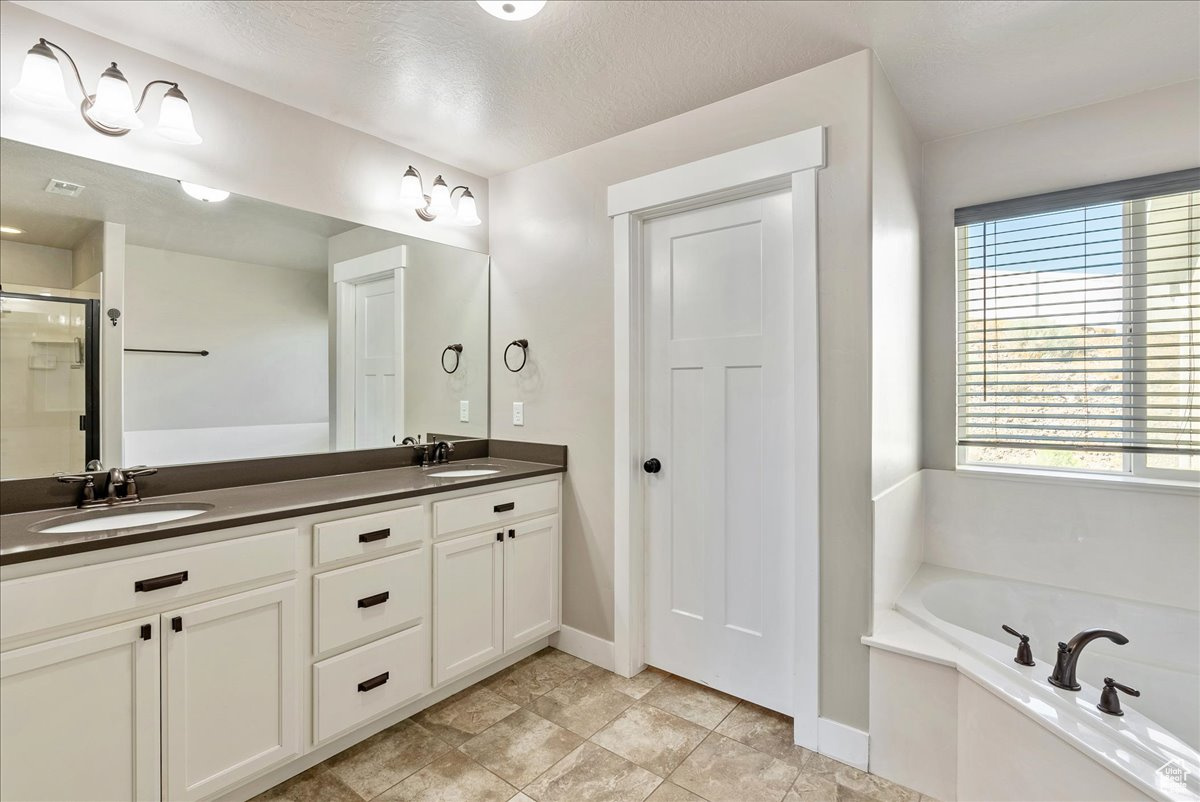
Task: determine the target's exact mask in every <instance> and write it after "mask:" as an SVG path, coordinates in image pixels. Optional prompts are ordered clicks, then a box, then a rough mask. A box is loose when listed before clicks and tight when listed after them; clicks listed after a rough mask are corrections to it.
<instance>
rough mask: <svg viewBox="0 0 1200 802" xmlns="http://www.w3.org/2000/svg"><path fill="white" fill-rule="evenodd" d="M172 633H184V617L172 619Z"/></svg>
mask: <svg viewBox="0 0 1200 802" xmlns="http://www.w3.org/2000/svg"><path fill="white" fill-rule="evenodd" d="M171 631H172V632H183V617H182V616H178V615H177V616H175V617H174V618H172V619H171Z"/></svg>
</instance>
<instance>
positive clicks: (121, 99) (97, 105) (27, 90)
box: [12, 39, 203, 145]
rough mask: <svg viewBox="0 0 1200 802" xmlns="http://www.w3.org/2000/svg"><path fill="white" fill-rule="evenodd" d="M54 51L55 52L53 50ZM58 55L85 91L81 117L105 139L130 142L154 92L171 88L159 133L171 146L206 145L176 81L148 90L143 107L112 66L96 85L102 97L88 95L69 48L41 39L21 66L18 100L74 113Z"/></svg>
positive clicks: (15, 89) (162, 109)
mask: <svg viewBox="0 0 1200 802" xmlns="http://www.w3.org/2000/svg"><path fill="white" fill-rule="evenodd" d="M51 48H53V50H51ZM54 50H57V51H58V52H59V53H62V54H63V55H64V56H66V57H67V61H68V62H69V63H70V65H71V71H72V72H73V73H74V75H75V81H76V83H78V84H79V91H80V92H81V93H82V94H83V102H82V103H80V104H79V113H80V114H82V115H83V120H84V122H86V123H87V124H88V125H89V126H91V128H92V130H94V131H98V132H99V133H101V134H104V135H105V136H125V134H128V133H129V132H130V131H133V130H136V129H138V128H141V127H142V121H141V119H140V118H139V117H138V112H140V111H141V110H142V106H143V105H144V104H145V102H146V95H147V94H149V92H150V87H152V86H155V85H158V84H162V85H163V86H167V87H170V88H169V89H167V91H166V93H165V94H164V95H163V100H162V105H161V106H160V107H159V113H158V114H159V116H158V127H157V128H156V129H155V130H156V132H157V133H158V135H159V136H161V137H162V138H164V139H167V140H170V141H171V142H177V143H179V144H182V145H199V144H200V143H201V142H202V141H203V140H202V139H201V138H200V135H199V134H197V133H196V125H195V123H194V122H193V121H192V108H191V106H190V105H189V104H188V99H187V98H186V97H184V94H183V92H181V91H179V84H177V83H175V82H174V81H163V80H154V81H151V82H150V83H148V84H146V87H145V88H144V89H143V90H142V96H141V98H140V99H139V100H138V102H137V105H134V102H133V90H132V89H130V87H129V81H127V80H125V75H124V74H123V73H122V72H121V70H120V69H118V67H117V62H115V61H114V62H112V63H111V64H110V65H109V67H108V69H106V70H105V71H104V72H103V73H101V75H100V80H99V81H98V82H97V83H96V93H95V94H91V95H90V94H88V91H87V87H85V86H84V85H83V77H82V76H81V75H80V72H79V67H78V66H76V64H75V59H73V58H71V54H70V53H68V52H67V51H66V50H64V49H63V48H61V47H59V46H58V45H56V44H54V43H53V42H48V41H46V40H45V39H39V40H38V42H37V44H35V45H34V46H33V47H31V48H29V52H28V53H26V54H25V62H24V64H22V65H21V80H20V82H19V83H18V84H17V85H16V86H14V87H13V88H12V94H13V96H15V97H18V98H20V99H21V100H24V101H26V102H28V103H33V104H34V105H37V106H43V107H45V108H52V109H68V108H70V107H71V101H70V99H69V98H68V97H67V87H66V85H65V83H64V82H63V71H62V65H61V64H60V63H59V61H58V57H57V56H56V55H54Z"/></svg>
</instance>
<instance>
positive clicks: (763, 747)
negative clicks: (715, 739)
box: [716, 702, 811, 768]
mask: <svg viewBox="0 0 1200 802" xmlns="http://www.w3.org/2000/svg"><path fill="white" fill-rule="evenodd" d="M716 731H717V732H719V733H721V734H722V735H724V736H725V737H727V738H732V739H733V740H735V741H738V742H739V743H743V744H745V745H746V746H752V747H754V748H755V749H757V750H758V751H760V752H766V753H767V754H768V755H771V756H772V757H777V758H779V759H780V760H782V761H783V762H784V763H787V764H789V765H792V766H795V767H796V768H800V767H801V766H803V765H804V761H805V760H806V759H807V758H808V756H809V755H810V754H811V753H810V752H809V751H808V750H807V749H805V748H804V747H802V746H796V744H795V730H794V727H793V725H792V717H791V716H785V715H783V714H782V713H776V712H775V711H774V710H767V709H766V708H765V707H759V706H758V705H755V704H751V703H750V702H740V703H739V704H738V706H737V707H735V708H734V709H733V712H732V713H730V714H729V715H728V716H726V717H725V720H724V721H722V722H721V723H720V725H718V726H717V729H716Z"/></svg>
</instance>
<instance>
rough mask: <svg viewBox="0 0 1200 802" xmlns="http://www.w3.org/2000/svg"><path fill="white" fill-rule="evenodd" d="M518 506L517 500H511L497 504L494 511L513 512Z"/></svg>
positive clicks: (493, 508)
mask: <svg viewBox="0 0 1200 802" xmlns="http://www.w3.org/2000/svg"><path fill="white" fill-rule="evenodd" d="M516 508H517V502H515V501H510V502H508V503H507V504H497V505H496V506H495V507H492V512H512V511H513V510H515V509H516Z"/></svg>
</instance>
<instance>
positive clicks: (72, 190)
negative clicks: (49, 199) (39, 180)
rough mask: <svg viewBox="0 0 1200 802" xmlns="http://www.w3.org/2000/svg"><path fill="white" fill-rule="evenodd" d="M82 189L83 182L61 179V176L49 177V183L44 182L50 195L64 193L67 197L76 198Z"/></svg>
mask: <svg viewBox="0 0 1200 802" xmlns="http://www.w3.org/2000/svg"><path fill="white" fill-rule="evenodd" d="M83 190H84V186H83V184H76V183H73V182H71V181H63V180H62V179H61V178H51V179H50V183H49V184H46V191H47V192H49V193H50V194H51V195H66V196H67V197H68V198H78V197H79V194H80V193H81V192H83Z"/></svg>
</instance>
